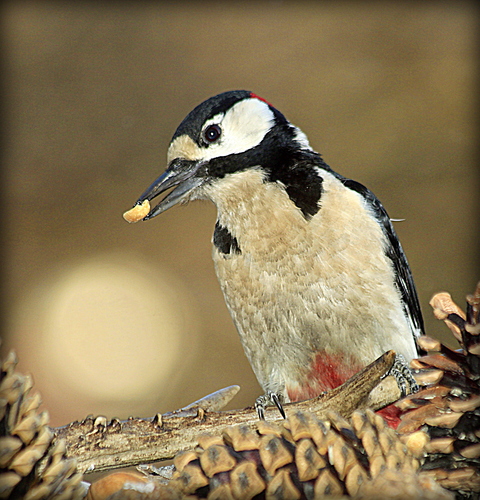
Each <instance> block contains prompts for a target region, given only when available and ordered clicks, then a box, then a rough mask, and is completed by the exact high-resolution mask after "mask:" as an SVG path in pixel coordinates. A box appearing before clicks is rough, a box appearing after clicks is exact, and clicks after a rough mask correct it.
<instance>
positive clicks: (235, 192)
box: [137, 90, 423, 401]
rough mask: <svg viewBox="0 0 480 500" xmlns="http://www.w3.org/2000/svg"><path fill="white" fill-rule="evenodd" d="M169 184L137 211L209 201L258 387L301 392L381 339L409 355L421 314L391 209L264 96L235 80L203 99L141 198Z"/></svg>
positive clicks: (328, 383)
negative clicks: (236, 86)
mask: <svg viewBox="0 0 480 500" xmlns="http://www.w3.org/2000/svg"><path fill="white" fill-rule="evenodd" d="M170 188H174V189H173V190H172V191H170V192H169V193H168V194H167V195H166V196H165V197H164V198H163V200H162V201H161V202H160V203H159V204H158V205H157V206H156V207H155V208H153V209H152V210H151V211H150V212H149V213H148V215H147V216H146V217H145V218H144V220H147V219H151V218H153V217H155V216H157V215H159V214H160V213H162V212H164V211H165V210H167V209H168V208H170V207H172V206H173V205H175V204H177V203H185V202H188V201H191V200H195V199H209V200H211V201H213V203H215V205H216V207H217V211H218V217H217V222H216V225H215V230H214V234H213V260H214V263H215V269H216V273H217V276H218V279H219V282H220V286H221V288H222V291H223V293H224V296H225V300H226V303H227V306H228V309H229V311H230V313H231V315H232V318H233V321H234V323H235V325H236V327H237V330H238V332H239V334H240V338H241V340H242V344H243V347H244V349H245V353H246V355H247V357H248V359H249V361H250V363H251V365H252V367H253V370H254V372H255V374H256V376H257V378H258V380H259V382H260V384H261V385H262V387H263V389H264V390H265V391H266V393H271V392H273V393H275V394H278V395H279V396H280V398H281V399H283V400H284V401H289V400H291V401H296V400H300V399H306V398H308V397H313V396H315V395H317V394H319V393H320V392H322V391H324V390H326V389H329V388H332V387H335V386H337V385H339V384H341V383H342V382H344V381H345V380H346V379H347V378H349V377H350V376H351V375H352V374H354V373H355V372H356V371H358V369H360V368H362V367H363V366H365V365H366V364H368V363H369V362H371V361H373V360H374V359H375V358H377V357H378V356H380V355H381V354H382V353H383V352H385V351H387V350H389V349H394V350H395V351H396V352H397V353H399V354H402V355H403V356H404V357H405V358H406V359H407V360H409V359H412V358H413V357H415V356H416V354H417V350H416V344H415V340H414V338H415V337H416V336H417V335H419V334H420V333H421V332H422V331H423V322H422V315H421V312H420V306H419V303H418V299H417V294H416V291H415V286H414V283H413V279H412V275H411V272H410V269H409V266H408V263H407V259H406V257H405V254H404V252H403V250H402V247H401V245H400V242H399V241H398V238H397V236H396V234H395V231H394V229H393V226H392V223H391V221H390V218H389V217H388V215H387V213H386V211H385V209H384V208H383V206H382V204H381V203H380V201H379V200H378V199H377V198H376V197H375V195H374V194H373V193H372V192H371V191H369V190H368V189H367V188H365V187H364V186H363V185H361V184H359V183H358V182H355V181H352V180H350V179H346V178H344V177H342V176H341V175H339V174H337V173H336V172H334V171H333V170H332V169H331V168H330V167H329V166H328V165H327V164H326V163H325V162H324V161H323V159H322V157H321V156H320V155H319V154H318V153H317V152H315V151H314V150H313V149H312V148H311V147H310V145H309V142H308V140H307V137H306V136H305V134H304V133H303V132H302V131H301V130H300V129H299V128H297V127H295V126H294V125H292V124H291V123H290V122H289V121H288V120H287V119H286V118H285V117H284V116H283V115H282V114H281V113H280V112H279V111H278V110H276V109H275V108H274V107H273V106H272V105H271V104H269V103H268V102H266V101H265V100H263V99H261V98H259V97H258V96H256V95H255V94H253V93H251V92H248V91H243V90H242V91H230V92H225V93H223V94H219V95H217V96H215V97H212V98H210V99H208V100H206V101H205V102H203V103H201V104H200V105H199V106H197V107H196V108H195V109H194V110H193V111H191V112H190V113H189V114H188V115H187V117H186V118H185V119H184V120H183V121H182V123H181V124H180V126H179V127H178V129H177V131H176V132H175V134H174V136H173V138H172V141H171V144H170V147H169V150H168V168H167V170H166V172H165V173H164V174H163V175H161V176H160V177H159V178H158V179H157V180H156V181H155V182H154V183H153V184H152V185H151V186H150V187H149V188H148V189H147V190H146V191H145V192H144V193H143V195H142V196H141V197H140V198H139V200H138V201H137V205H140V204H142V203H143V202H145V200H149V201H150V200H152V199H153V198H155V197H156V196H157V195H159V194H161V193H163V192H165V191H167V190H168V189H170Z"/></svg>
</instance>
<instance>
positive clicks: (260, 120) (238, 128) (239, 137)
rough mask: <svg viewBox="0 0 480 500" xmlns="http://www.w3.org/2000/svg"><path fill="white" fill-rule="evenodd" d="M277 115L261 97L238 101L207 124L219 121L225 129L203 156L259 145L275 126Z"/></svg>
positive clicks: (206, 125) (206, 124)
mask: <svg viewBox="0 0 480 500" xmlns="http://www.w3.org/2000/svg"><path fill="white" fill-rule="evenodd" d="M274 122H275V117H274V115H273V113H272V111H271V110H270V108H269V107H268V105H267V104H266V103H265V102H263V101H259V100H258V99H245V100H243V101H240V102H238V103H237V104H235V105H234V106H233V107H232V108H231V109H230V110H229V111H228V112H227V113H225V114H224V115H223V114H219V115H217V116H214V117H213V118H212V119H211V120H208V122H206V123H205V125H204V128H203V130H205V129H206V128H207V127H208V126H209V125H212V124H217V125H219V126H220V128H221V129H222V135H221V137H220V140H219V141H218V143H213V144H210V146H208V148H205V150H204V152H203V158H204V159H206V160H209V159H211V158H216V157H218V156H227V155H231V154H236V153H243V152H244V151H247V150H249V149H251V148H254V147H255V146H258V145H259V144H260V143H261V142H262V140H263V138H264V137H265V135H266V134H267V132H268V131H269V130H270V129H271V128H272V126H273V124H274Z"/></svg>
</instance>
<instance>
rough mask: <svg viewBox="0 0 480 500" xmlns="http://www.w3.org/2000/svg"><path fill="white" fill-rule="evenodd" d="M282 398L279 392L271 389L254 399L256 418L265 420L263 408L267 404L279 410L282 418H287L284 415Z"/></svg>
mask: <svg viewBox="0 0 480 500" xmlns="http://www.w3.org/2000/svg"><path fill="white" fill-rule="evenodd" d="M282 400H283V397H282V396H281V395H280V394H278V393H276V392H272V391H268V392H267V393H265V394H263V395H262V396H259V397H258V398H257V399H256V401H255V409H256V410H257V413H258V418H259V419H260V420H265V408H266V407H267V406H273V405H275V406H276V407H277V408H278V411H279V412H280V415H282V418H287V417H286V415H285V410H284V409H283V406H282Z"/></svg>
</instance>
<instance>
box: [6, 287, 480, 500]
mask: <svg viewBox="0 0 480 500" xmlns="http://www.w3.org/2000/svg"><path fill="white" fill-rule="evenodd" d="M431 304H432V306H433V309H434V313H435V315H436V316H437V317H438V318H439V319H441V320H444V321H445V322H446V323H447V325H448V326H449V327H450V329H451V331H452V332H453V335H454V336H455V337H456V339H457V340H458V341H459V343H460V345H461V349H460V350H458V351H454V350H452V349H449V348H448V347H446V346H444V345H442V344H441V343H440V342H438V341H436V340H434V339H432V338H429V337H422V338H421V339H420V342H419V343H420V346H421V347H422V348H423V349H424V350H425V351H427V354H426V355H425V356H423V357H421V358H419V359H417V360H414V361H413V362H412V368H413V370H414V375H415V378H416V380H417V382H418V383H419V385H420V386H421V390H420V391H419V392H417V393H416V394H413V395H410V396H407V397H406V398H403V399H402V400H400V401H398V402H397V403H396V404H397V406H398V407H399V408H400V409H401V410H402V412H403V414H402V417H401V422H400V424H399V426H398V428H397V429H396V430H393V429H391V428H389V427H388V426H387V425H386V424H385V422H384V420H383V419H382V418H381V417H380V416H379V415H376V414H375V413H373V412H371V411H369V410H366V411H356V412H354V414H353V415H352V417H351V418H350V419H349V420H346V419H344V418H342V417H340V416H338V415H336V414H331V415H330V416H329V418H328V419H326V420H322V421H320V420H319V419H318V418H317V417H315V416H314V415H313V414H310V413H302V412H298V411H297V412H295V411H292V412H291V413H290V414H289V415H288V418H287V419H286V420H285V421H283V422H282V423H280V424H276V423H275V424H274V423H268V422H258V424H257V426H256V428H255V429H252V428H249V427H246V426H234V427H229V428H227V429H225V430H224V431H223V432H222V433H221V434H218V435H213V436H200V437H199V439H198V446H197V447H196V448H195V449H193V450H190V451H187V452H183V453H181V454H179V455H177V456H176V457H175V459H174V472H173V475H172V476H171V478H170V479H169V480H165V479H163V480H162V479H161V478H159V477H157V476H155V475H145V474H143V475H142V474H140V473H130V472H118V473H113V474H110V475H108V476H106V477H104V478H103V479H101V480H99V481H97V482H95V483H93V484H92V485H91V487H90V489H89V490H88V493H87V488H88V485H87V484H86V483H84V482H83V480H82V476H81V474H79V473H77V472H76V467H75V463H74V461H73V460H72V459H68V458H67V456H66V452H65V444H64V442H62V441H61V440H56V439H55V437H54V433H53V432H52V430H51V429H50V428H49V427H48V416H47V415H46V413H45V412H43V413H39V411H38V407H39V404H40V399H39V396H38V395H36V394H33V395H32V394H31V386H32V383H31V380H30V379H29V377H25V376H22V375H20V374H18V373H16V372H15V369H14V368H15V364H16V362H15V359H14V357H13V355H10V356H9V357H8V358H7V359H6V360H5V361H3V363H2V365H1V367H0V377H1V379H0V498H24V499H26V500H35V499H47V498H49V499H50V498H51V499H55V500H59V499H79V498H85V496H86V495H88V497H87V498H88V499H89V500H106V499H109V500H114V499H138V500H147V499H172V500H174V499H175V500H176V499H180V498H189V499H192V500H193V499H196V498H208V499H211V500H213V499H227V500H228V499H252V498H259V499H260V498H266V499H270V498H271V499H281V498H283V499H317V498H324V497H326V498H352V497H353V498H365V499H370V498H385V499H387V498H388V499H440V500H442V499H449V498H452V499H453V498H464V499H475V498H480V496H479V495H480V382H479V378H480V283H479V285H478V286H477V290H476V291H475V293H474V294H473V295H471V296H468V297H467V309H466V314H465V313H463V311H461V310H460V309H459V308H458V307H457V306H456V305H455V304H454V303H453V302H452V301H451V299H450V297H449V296H448V295H447V294H438V295H436V296H435V297H434V298H433V299H432V302H431Z"/></svg>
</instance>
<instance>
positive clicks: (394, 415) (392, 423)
mask: <svg viewBox="0 0 480 500" xmlns="http://www.w3.org/2000/svg"><path fill="white" fill-rule="evenodd" d="M375 413H377V414H378V415H380V416H381V417H383V418H384V419H385V420H386V421H387V424H388V426H389V427H391V428H392V429H396V428H397V427H398V424H399V423H400V415H401V414H402V410H400V408H397V407H396V406H395V404H391V405H388V406H385V408H382V409H381V410H378V411H376V412H375Z"/></svg>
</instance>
